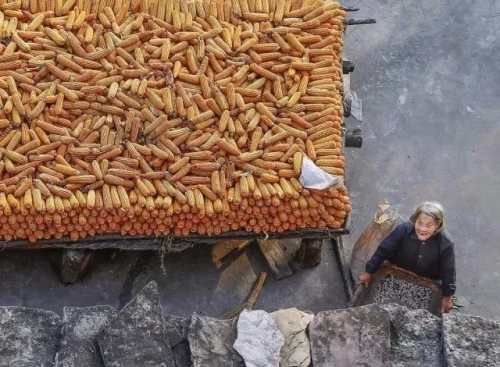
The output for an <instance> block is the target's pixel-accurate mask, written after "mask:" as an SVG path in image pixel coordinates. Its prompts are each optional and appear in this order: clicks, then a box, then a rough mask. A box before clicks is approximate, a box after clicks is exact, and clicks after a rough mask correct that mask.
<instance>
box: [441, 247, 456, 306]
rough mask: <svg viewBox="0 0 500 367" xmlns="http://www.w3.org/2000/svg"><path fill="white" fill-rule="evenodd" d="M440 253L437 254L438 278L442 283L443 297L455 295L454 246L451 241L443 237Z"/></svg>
mask: <svg viewBox="0 0 500 367" xmlns="http://www.w3.org/2000/svg"><path fill="white" fill-rule="evenodd" d="M443 241H444V243H443V244H442V246H441V248H442V252H441V253H440V254H439V275H440V276H439V277H440V278H441V281H442V282H443V286H442V291H443V296H444V297H450V296H453V295H454V294H455V290H456V286H455V277H456V275H455V246H454V244H453V242H452V241H451V240H449V239H448V238H446V237H444V238H443Z"/></svg>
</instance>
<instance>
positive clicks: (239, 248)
mask: <svg viewBox="0 0 500 367" xmlns="http://www.w3.org/2000/svg"><path fill="white" fill-rule="evenodd" d="M251 242H253V240H230V241H223V242H219V243H216V244H215V245H213V246H212V263H213V264H214V265H215V267H216V268H217V269H219V268H220V267H221V266H222V265H224V264H225V263H226V262H228V261H231V260H232V259H234V258H236V257H237V256H239V255H240V254H241V253H242V252H243V251H244V250H245V249H246V247H247V246H248V245H249V244H250V243H251Z"/></svg>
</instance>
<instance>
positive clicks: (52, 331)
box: [0, 282, 500, 367]
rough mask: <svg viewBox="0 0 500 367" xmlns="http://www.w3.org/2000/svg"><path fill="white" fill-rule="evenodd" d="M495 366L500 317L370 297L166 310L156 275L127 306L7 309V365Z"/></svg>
mask: <svg viewBox="0 0 500 367" xmlns="http://www.w3.org/2000/svg"><path fill="white" fill-rule="evenodd" d="M137 366H140V367H153V366H154V367H174V366H175V367H191V366H192V367H226V366H227V367H240V366H241V367H243V366H247V367H278V366H279V367H307V366H314V367H327V366H328V367H344V366H345V367H347V366H354V367H358V366H359V367H361V366H364V367H366V366H370V367H378V366H380V367H384V366H391V367H420V366H421V367H441V366H443V367H444V366H448V367H470V366H475V367H482V366H485V367H493V366H500V323H499V322H498V321H493V320H487V319H483V318H480V317H474V316H468V315H462V314H451V315H445V316H444V318H443V319H439V318H437V317H435V316H433V315H432V314H430V313H429V312H427V311H424V310H408V309H407V308H405V307H403V306H398V305H384V306H379V305H375V304H373V305H368V306H362V307H357V308H351V309H343V310H333V311H324V312H320V313H318V314H317V315H312V314H310V313H307V312H302V311H299V310H297V309H294V308H292V309H286V310H279V311H276V312H273V313H267V312H265V311H247V310H244V311H243V312H242V314H241V315H240V316H239V318H238V319H232V320H220V319H215V318H211V317H205V316H199V315H196V314H195V315H193V316H191V317H188V318H181V317H177V316H173V315H163V312H162V308H161V304H160V300H159V294H158V289H157V286H156V283H154V282H151V283H149V284H148V285H147V286H146V287H145V288H144V289H143V290H142V291H141V292H139V293H138V294H137V295H136V297H135V298H134V299H132V300H131V301H130V302H129V303H128V304H127V305H126V306H125V307H124V308H123V309H122V310H120V311H119V312H118V311H117V310H115V309H113V308H112V307H109V306H95V307H84V308H75V307H68V308H65V309H64V317H63V319H62V320H61V319H60V318H59V316H57V315H56V314H54V313H52V312H49V311H44V310H39V309H32V308H25V307H0V367H137Z"/></svg>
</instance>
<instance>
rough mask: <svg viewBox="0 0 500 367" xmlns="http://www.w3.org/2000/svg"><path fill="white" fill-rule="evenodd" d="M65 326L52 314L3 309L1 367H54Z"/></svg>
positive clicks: (14, 308) (1, 317) (10, 307)
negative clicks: (62, 330) (62, 329)
mask: <svg viewBox="0 0 500 367" xmlns="http://www.w3.org/2000/svg"><path fill="white" fill-rule="evenodd" d="M61 326H62V323H61V319H60V318H59V316H57V315H56V314H55V313H53V312H51V311H45V310H40V309H37V308H28V307H16V306H9V307H0V367H13V366H15V367H52V366H53V364H54V358H55V355H56V352H57V345H58V343H59V339H60V338H61Z"/></svg>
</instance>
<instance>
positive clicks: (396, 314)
mask: <svg viewBox="0 0 500 367" xmlns="http://www.w3.org/2000/svg"><path fill="white" fill-rule="evenodd" d="M381 307H382V308H384V309H385V310H387V311H388V312H389V314H390V318H391V357H390V364H389V365H390V366H391V367H441V366H442V365H443V363H444V362H443V342H442V325H441V320H440V319H439V318H438V317H436V316H434V315H433V314H431V313H430V312H428V311H426V310H409V309H408V308H406V307H404V306H400V305H397V304H389V305H383V306H381Z"/></svg>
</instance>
